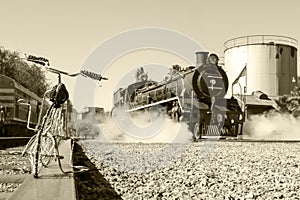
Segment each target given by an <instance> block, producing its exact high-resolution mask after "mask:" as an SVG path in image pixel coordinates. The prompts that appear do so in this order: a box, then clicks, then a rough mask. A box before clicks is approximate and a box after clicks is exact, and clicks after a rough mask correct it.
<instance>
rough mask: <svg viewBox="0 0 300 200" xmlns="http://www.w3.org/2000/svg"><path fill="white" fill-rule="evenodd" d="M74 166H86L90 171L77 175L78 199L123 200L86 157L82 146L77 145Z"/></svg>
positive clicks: (75, 146)
mask: <svg viewBox="0 0 300 200" xmlns="http://www.w3.org/2000/svg"><path fill="white" fill-rule="evenodd" d="M73 164H74V165H75V166H76V165H77V166H78V165H80V166H86V167H88V168H89V169H90V170H89V171H86V172H82V173H77V174H75V176H74V177H75V187H76V197H77V199H78V200H83V199H84V200H88V199H93V200H94V199H100V200H101V199H122V198H121V196H120V195H118V194H117V193H116V191H115V190H114V189H113V188H112V187H111V185H110V183H109V182H107V181H106V180H105V179H104V177H103V175H102V174H101V173H99V171H98V170H97V169H96V166H95V165H94V164H93V163H92V162H91V161H90V160H89V159H88V158H87V157H86V155H85V154H84V153H83V151H82V148H81V146H80V145H78V144H77V143H75V145H74V154H73Z"/></svg>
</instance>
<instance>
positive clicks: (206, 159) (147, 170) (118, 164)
mask: <svg viewBox="0 0 300 200" xmlns="http://www.w3.org/2000/svg"><path fill="white" fill-rule="evenodd" d="M80 145H81V146H82V147H83V149H84V151H85V153H86V156H87V157H88V158H89V159H90V160H91V161H92V163H94V165H95V167H96V168H98V169H99V172H100V173H101V174H102V175H103V177H104V178H105V179H106V180H107V181H108V182H109V183H110V185H111V186H112V187H113V188H114V189H115V191H116V192H117V193H118V194H119V195H121V197H122V198H123V199H130V200H131V199H300V143H262V142H257V143H255V142H222V141H220V142H204V141H202V142H199V143H192V144H188V145H187V144H170V145H167V144H143V143H114V144H112V143H101V142H99V141H96V140H94V141H93V140H89V141H81V142H80Z"/></svg>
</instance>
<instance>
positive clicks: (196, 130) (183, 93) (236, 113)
mask: <svg viewBox="0 0 300 200" xmlns="http://www.w3.org/2000/svg"><path fill="white" fill-rule="evenodd" d="M196 56H197V62H196V66H190V67H187V68H185V69H182V68H181V67H180V66H178V65H175V66H173V70H172V73H171V74H169V77H166V78H165V80H164V81H161V82H153V81H147V80H142V81H139V82H136V83H134V84H131V85H129V86H128V87H127V88H125V89H122V88H121V89H119V90H117V91H116V92H115V93H114V106H115V107H119V106H124V105H126V106H127V107H128V108H129V109H128V111H129V112H131V111H136V110H141V109H152V108H155V107H159V108H160V109H161V108H163V109H164V112H166V113H167V114H168V115H170V116H171V117H172V118H174V119H176V120H177V121H185V122H186V123H188V125H189V128H190V130H192V132H193V135H194V139H196V140H197V139H200V138H201V137H202V136H208V135H216V136H234V137H236V136H237V135H238V134H241V133H242V127H243V122H244V117H243V116H244V114H243V112H242V110H241V108H240V106H239V104H238V102H237V100H236V99H234V98H230V99H226V98H224V96H225V95H226V93H227V90H228V77H227V75H226V73H225V71H224V70H223V69H222V67H220V66H219V65H218V56H217V55H216V54H210V55H209V53H208V52H197V53H196ZM158 105H159V106H158Z"/></svg>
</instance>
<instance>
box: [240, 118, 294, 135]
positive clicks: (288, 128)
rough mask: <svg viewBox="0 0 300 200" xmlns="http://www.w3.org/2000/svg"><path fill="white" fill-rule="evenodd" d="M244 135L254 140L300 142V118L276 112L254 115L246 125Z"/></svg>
mask: <svg viewBox="0 0 300 200" xmlns="http://www.w3.org/2000/svg"><path fill="white" fill-rule="evenodd" d="M243 135H244V137H243V138H254V139H276V140H300V118H295V117H294V116H292V115H290V114H282V113H275V112H270V113H267V114H265V115H253V116H251V120H249V121H247V122H246V123H245V125H244V133H243Z"/></svg>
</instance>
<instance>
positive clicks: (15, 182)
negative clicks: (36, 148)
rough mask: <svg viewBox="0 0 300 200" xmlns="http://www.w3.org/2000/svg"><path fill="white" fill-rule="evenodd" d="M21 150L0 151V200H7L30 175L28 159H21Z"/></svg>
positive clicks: (15, 148)
mask: <svg viewBox="0 0 300 200" xmlns="http://www.w3.org/2000/svg"><path fill="white" fill-rule="evenodd" d="M23 148H24V146H21V147H13V148H6V149H2V150H0V200H4V199H7V198H8V197H9V196H10V195H11V194H12V193H13V192H14V191H15V190H16V189H17V188H18V187H19V186H20V185H21V183H22V182H23V181H24V180H25V179H26V178H27V177H28V175H29V174H30V164H29V161H28V159H27V158H22V157H21V152H22V150H23Z"/></svg>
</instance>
